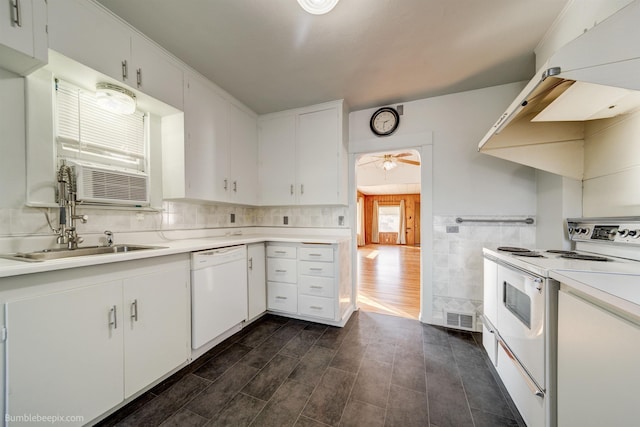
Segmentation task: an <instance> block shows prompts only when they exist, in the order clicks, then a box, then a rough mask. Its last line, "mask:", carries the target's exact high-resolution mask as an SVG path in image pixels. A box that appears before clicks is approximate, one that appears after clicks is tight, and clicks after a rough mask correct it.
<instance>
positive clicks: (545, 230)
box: [536, 170, 582, 250]
mask: <svg viewBox="0 0 640 427" xmlns="http://www.w3.org/2000/svg"><path fill="white" fill-rule="evenodd" d="M536 178H537V197H536V199H537V210H536V212H537V214H536V216H537V221H538V224H537V226H536V247H538V248H543V249H566V250H568V249H571V242H570V241H569V238H568V235H567V233H566V230H565V220H566V219H567V218H577V217H580V216H582V181H580V180H577V179H572V178H566V177H563V176H560V175H556V174H552V173H549V172H545V171H542V170H538V171H536Z"/></svg>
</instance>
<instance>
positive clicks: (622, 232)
mask: <svg viewBox="0 0 640 427" xmlns="http://www.w3.org/2000/svg"><path fill="white" fill-rule="evenodd" d="M567 231H568V233H569V238H570V239H571V240H573V241H576V242H580V241H581V242H585V241H590V242H598V241H600V242H611V243H621V244H625V245H630V244H631V245H634V244H635V245H640V221H638V222H620V223H615V222H614V221H613V220H606V221H605V220H603V221H602V223H598V222H578V221H576V222H574V221H571V220H567Z"/></svg>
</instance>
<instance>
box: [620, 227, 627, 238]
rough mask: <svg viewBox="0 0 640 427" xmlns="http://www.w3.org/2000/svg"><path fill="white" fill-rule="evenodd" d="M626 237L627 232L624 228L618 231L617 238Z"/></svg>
mask: <svg viewBox="0 0 640 427" xmlns="http://www.w3.org/2000/svg"><path fill="white" fill-rule="evenodd" d="M628 235H629V230H627V229H626V228H625V229H624V230H618V236H620V237H627V236H628Z"/></svg>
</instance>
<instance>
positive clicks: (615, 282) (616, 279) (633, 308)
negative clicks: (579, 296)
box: [550, 270, 640, 317]
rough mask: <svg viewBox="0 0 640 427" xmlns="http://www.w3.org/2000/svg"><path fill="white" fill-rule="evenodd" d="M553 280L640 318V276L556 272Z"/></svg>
mask: <svg viewBox="0 0 640 427" xmlns="http://www.w3.org/2000/svg"><path fill="white" fill-rule="evenodd" d="M550 277H551V278H552V279H555V280H557V281H558V282H560V283H561V284H564V285H567V286H569V287H571V288H573V289H575V290H577V291H579V292H581V293H583V294H586V295H588V296H591V297H593V298H596V299H598V300H601V301H603V302H605V303H607V304H609V305H612V306H614V307H616V308H619V309H621V310H624V311H626V312H628V313H630V314H632V315H634V316H637V317H640V275H638V274H625V273H603V272H591V271H572V270H554V271H552V272H551V273H550Z"/></svg>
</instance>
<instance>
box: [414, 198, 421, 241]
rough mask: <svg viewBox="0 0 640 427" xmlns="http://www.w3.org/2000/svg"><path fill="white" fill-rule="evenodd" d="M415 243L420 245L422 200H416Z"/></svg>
mask: <svg viewBox="0 0 640 427" xmlns="http://www.w3.org/2000/svg"><path fill="white" fill-rule="evenodd" d="M413 239H414V242H413V244H414V245H415V246H420V202H415V206H414V209H413Z"/></svg>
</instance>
